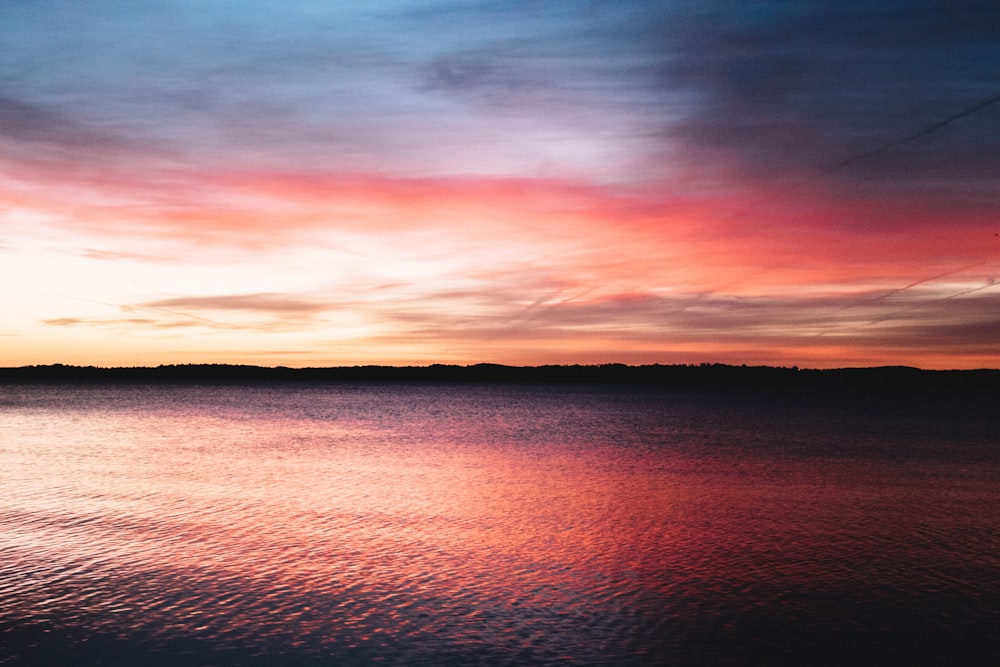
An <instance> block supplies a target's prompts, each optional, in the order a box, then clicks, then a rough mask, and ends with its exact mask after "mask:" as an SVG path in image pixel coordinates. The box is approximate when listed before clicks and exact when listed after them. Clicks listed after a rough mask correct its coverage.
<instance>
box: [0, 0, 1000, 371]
mask: <svg viewBox="0 0 1000 667" xmlns="http://www.w3.org/2000/svg"><path fill="white" fill-rule="evenodd" d="M360 7H361V6H358V7H339V8H331V7H329V6H328V5H327V3H316V4H312V3H308V2H307V3H300V4H298V5H296V7H295V8H292V9H289V8H287V7H285V6H284V5H281V4H278V3H273V4H272V3H269V2H262V3H256V4H255V5H254V6H253V8H249V9H248V8H243V7H242V6H241V5H235V4H233V5H229V4H227V3H219V4H213V5H212V6H211V7H210V8H206V7H201V6H193V5H192V6H189V5H187V4H185V3H182V2H179V1H178V2H168V3H163V4H161V5H158V6H157V7H156V8H146V7H135V8H129V9H126V8H122V7H110V6H109V7H102V8H99V9H94V8H91V9H89V10H86V11H85V10H84V9H83V8H77V7H76V6H75V5H72V4H67V5H61V6H60V9H59V10H58V11H51V12H45V13H42V12H38V11H36V10H32V9H31V8H30V7H27V6H20V5H8V6H5V7H3V8H2V9H0V26H2V27H0V33H2V34H4V39H5V43H7V44H9V45H10V46H9V49H8V53H6V54H4V55H2V56H0V81H3V82H4V83H3V85H2V87H0V232H2V237H0V277H2V279H3V281H4V284H5V285H6V286H7V289H5V290H4V292H3V295H2V297H0V307H2V309H3V313H4V316H3V318H2V320H0V366H20V365H31V364H49V363H65V364H74V365H97V366H155V365H159V364H170V363H252V364H257V365H265V366H277V365H283V366H293V367H299V366H341V365H364V364H398V365H425V364H431V363H458V364H470V363H479V362H491V363H505V364H513V365H538V364H549V363H553V364H562V363H611V362H620V363H631V364H636V363H666V364H670V363H698V362H722V363H735V364H740V363H747V364H770V365H785V366H792V365H797V366H800V367H818V368H825V367H836V366H866V365H887V364H902V365H911V366H919V367H923V368H981V367H1000V315H998V313H1000V288H998V287H996V284H997V283H996V276H997V275H998V273H1000V237H998V236H997V234H998V231H1000V229H998V226H997V219H998V216H997V214H998V212H1000V187H998V186H997V183H1000V178H998V177H1000V173H998V171H997V170H998V169H1000V167H998V165H997V164H996V162H995V160H993V159H992V158H994V157H995V155H996V152H997V149H998V148H1000V146H998V142H1000V132H997V131H996V129H997V124H998V123H1000V104H997V103H996V102H998V101H1000V98H997V97H996V96H997V92H998V90H997V88H996V83H995V81H994V80H993V79H992V78H991V77H992V74H991V72H992V71H993V70H994V69H995V65H996V63H997V62H998V61H1000V54H998V53H997V51H996V48H995V42H993V41H992V40H990V39H989V35H985V34H983V33H981V32H979V31H977V30H976V26H977V25H980V24H982V23H983V20H984V17H985V14H984V13H988V12H989V11H990V10H989V8H988V7H984V8H983V9H981V10H980V9H976V8H966V9H964V10H954V11H952V12H948V11H946V10H941V14H942V15H940V16H939V15H936V13H935V12H920V11H917V10H912V11H911V10H908V9H907V7H909V5H907V4H906V3H899V8H898V11H896V12H885V13H882V12H878V11H875V10H868V9H865V7H864V6H863V5H858V6H857V7H853V6H845V7H844V8H840V9H838V8H834V7H832V6H828V5H827V4H825V3H821V2H815V3H805V4H804V5H802V7H800V9H799V10H798V11H792V10H783V9H779V8H772V9H769V10H767V11H757V12H755V11H751V10H749V9H747V10H744V11H742V12H741V11H738V10H736V9H734V8H732V7H728V6H723V5H722V4H721V3H720V4H719V5H717V6H716V5H705V6H703V7H702V9H701V10H700V11H694V10H692V9H690V8H686V6H685V5H683V4H680V3H678V4H677V5H676V6H675V5H673V4H670V3H664V4H662V6H657V7H655V8H653V7H650V6H649V3H621V4H616V5H615V6H614V7H613V8H612V7H601V6H598V5H593V6H591V5H589V4H588V5H581V4H579V3H558V2H557V3H551V4H547V5H546V6H545V8H544V9H540V8H535V9H531V8H530V7H529V6H527V5H523V6H522V5H518V4H511V5H509V6H506V8H505V10H503V11H501V10H498V9H497V8H496V7H495V6H493V5H490V4H488V3H482V4H479V3H468V4H465V5H460V6H451V5H449V4H447V3H445V2H443V1H441V2H438V1H434V2H431V1H428V2H426V3H422V4H420V5H419V6H417V7H414V6H412V5H409V4H407V3H393V2H386V3H380V4H379V5H378V6H377V7H376V8H372V9H362V8H360ZM944 15H947V16H944ZM833 19H836V20H833ZM941 21H945V22H946V23H948V25H949V26H950V27H951V28H952V30H951V31H950V32H947V34H945V33H944V32H935V34H936V35H938V37H936V38H935V40H936V41H933V42H920V41H919V40H917V39H916V37H917V36H920V35H925V34H926V30H928V29H929V27H930V26H938V24H939V23H940V22H941ZM860 25H865V26H867V27H866V30H865V31H858V30H857V28H858V26H860ZM935 29H936V28H935ZM820 37H822V39H820ZM889 55H891V57H889ZM927 63H937V65H936V66H935V68H932V69H930V70H928V69H927V68H926V67H925V65H926V64H927ZM942 63H944V64H942ZM917 82H921V83H920V84H919V85H917Z"/></svg>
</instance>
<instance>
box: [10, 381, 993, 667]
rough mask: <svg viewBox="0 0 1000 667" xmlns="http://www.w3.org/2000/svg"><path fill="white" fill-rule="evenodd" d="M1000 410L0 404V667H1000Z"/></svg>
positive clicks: (700, 400)
mask: <svg viewBox="0 0 1000 667" xmlns="http://www.w3.org/2000/svg"><path fill="white" fill-rule="evenodd" d="M998 412H1000V411H998V410H997V409H996V400H995V396H988V395H971V394H970V395H960V394H959V395H954V394H948V395H941V393H940V392H938V393H935V392H930V391H927V392H922V393H920V392H911V393H907V394H894V393H891V392H888V393H886V392H883V393H879V392H875V391H860V390H856V391H853V392H848V391H846V390H841V391H823V390H819V389H815V390H806V391H803V390H797V389H794V388H752V387H744V388H720V387H716V388H710V387H700V388H698V387H688V388H685V387H657V386H628V385H623V386H616V385H608V386H560V385H548V386H527V385H476V384H466V385H449V384H363V383H361V384H346V383H343V384H316V385H308V384H284V385H282V384H272V385H266V384H261V385H256V386H254V385H247V386H184V385H176V386H170V385H137V386H115V385H94V386H69V385H34V386H29V385H0V664H10V665H19V664H53V665H69V664H106V665H135V664H145V665H185V666H187V665H201V664H213V665H276V664H277V665H282V664H295V665H320V664H324V665H325V664H347V665H351V664H358V665H367V664H404V665H441V664H444V665H469V664H486V665H532V664H579V665H673V664H675V665H701V664H710V665H716V664H789V665H791V664H984V665H985V664H996V659H997V656H1000V416H998Z"/></svg>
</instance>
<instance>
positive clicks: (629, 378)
mask: <svg viewBox="0 0 1000 667" xmlns="http://www.w3.org/2000/svg"><path fill="white" fill-rule="evenodd" d="M0 382H6V383H19V384H23V383H35V384H258V383H331V382H332V383H337V382H351V383H359V382H408V383H504V384H650V385H710V386H730V385H732V386H787V387H797V386H801V387H873V388H885V389H890V388H892V389H898V390H906V389H912V388H933V389H956V390H957V389H975V390H979V389H983V390H985V389H1000V370H991V369H981V370H965V371H954V370H951V371H928V370H921V369H918V368H911V367H907V366H882V367H877V368H840V369H830V370H815V369H799V368H797V367H791V368H788V367H775V366H731V365H726V364H700V365H685V364H675V365H660V364H652V365H645V366H627V365H624V364H601V365H592V366H580V365H569V366H503V365H498V364H475V365H471V366H456V365H443V364H434V365H431V366H341V367H331V368H286V367H277V368H269V367H262V366H240V365H229V364H185V365H170V366H157V367H132V368H98V367H94V366H65V365H62V364H53V365H47V366H22V367H19V368H0Z"/></svg>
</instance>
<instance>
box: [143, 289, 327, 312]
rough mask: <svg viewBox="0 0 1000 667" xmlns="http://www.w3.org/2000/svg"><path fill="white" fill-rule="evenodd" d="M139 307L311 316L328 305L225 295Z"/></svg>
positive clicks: (266, 296)
mask: <svg viewBox="0 0 1000 667" xmlns="http://www.w3.org/2000/svg"><path fill="white" fill-rule="evenodd" d="M134 307H135V308H180V309H191V310H199V311H200V310H211V311H226V310H235V311H243V312H256V313H268V314H272V313H277V314H283V315H311V314H313V313H317V312H320V311H322V310H325V309H326V308H328V307H329V306H328V305H327V304H324V303H319V302H314V301H309V300H307V299H302V298H299V297H294V296H289V295H286V294H276V293H259V294H225V295H219V296H184V297H174V298H170V299H159V300H156V301H147V302H145V303H140V304H137V305H136V306H134Z"/></svg>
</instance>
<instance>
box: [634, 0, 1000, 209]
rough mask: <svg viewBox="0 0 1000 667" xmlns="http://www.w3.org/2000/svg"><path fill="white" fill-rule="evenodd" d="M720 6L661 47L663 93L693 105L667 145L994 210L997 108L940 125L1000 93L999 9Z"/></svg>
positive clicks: (859, 187) (751, 169)
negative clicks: (988, 204) (986, 204)
mask: <svg viewBox="0 0 1000 667" xmlns="http://www.w3.org/2000/svg"><path fill="white" fill-rule="evenodd" d="M714 7H715V8H716V9H717V11H715V12H706V13H704V14H701V15H699V14H697V13H695V12H692V13H691V14H689V15H688V16H686V17H685V18H684V20H683V21H682V22H680V23H679V24H676V25H675V26H674V27H673V28H672V29H671V28H669V27H668V28H666V30H667V35H666V38H665V39H664V40H663V41H665V42H666V45H667V46H666V48H667V49H669V50H670V51H671V52H672V53H673V55H675V56H676V57H675V58H673V59H672V60H671V61H670V62H669V63H667V64H665V65H664V66H663V67H662V70H661V72H662V85H663V86H664V87H665V88H669V89H671V90H674V91H677V92H680V93H683V94H684V95H686V96H687V97H688V98H689V99H690V107H689V113H688V114H686V115H685V117H684V118H682V119H681V120H679V121H678V122H675V123H669V124H666V125H665V128H666V135H667V136H669V137H670V138H671V139H673V140H675V141H677V142H679V143H680V144H682V145H686V146H687V147H688V149H689V150H690V151H691V152H692V158H693V157H694V156H696V155H702V156H703V158H704V157H711V158H712V159H711V161H710V162H709V164H723V166H725V162H726V161H727V160H733V161H735V164H736V165H737V166H738V168H739V170H740V171H741V172H742V173H743V174H745V175H747V176H751V177H753V178H756V179H761V180H768V179H770V178H772V177H774V176H776V177H778V178H780V179H781V180H785V181H787V180H792V181H796V180H800V179H802V178H803V177H805V178H810V177H814V178H816V179H817V180H820V179H821V180H823V181H825V182H829V183H835V184H836V186H837V187H838V188H840V189H841V190H842V191H846V192H853V193H854V194H855V195H858V194H865V195H871V194H873V193H881V194H882V195H885V194H886V193H894V195H895V196H897V197H898V196H902V195H904V194H905V195H911V196H916V197H920V198H926V197H927V196H930V197H933V198H941V197H947V198H950V199H952V200H955V201H956V202H959V203H965V204H967V205H969V206H973V205H976V204H977V203H979V202H981V201H982V200H983V199H986V200H988V201H992V202H993V203H994V204H995V203H996V201H997V199H996V195H995V193H996V189H995V187H993V186H992V183H995V182H996V180H997V178H998V176H1000V171H998V170H1000V166H998V163H997V161H996V160H995V159H994V158H993V157H991V156H995V155H996V153H997V152H998V149H1000V133H997V132H996V131H995V128H996V126H997V124H998V122H1000V105H993V106H988V107H982V108H980V109H978V110H977V111H976V113H974V114H969V115H967V116H965V117H962V118H961V119H956V120H955V122H953V123H949V124H946V125H940V123H941V121H943V120H945V119H948V118H952V117H954V116H955V115H956V114H960V113H962V112H963V111H964V110H967V109H972V108H975V107H976V106H977V105H979V104H981V103H982V102H983V101H985V100H989V99H992V98H994V97H995V96H996V95H997V94H998V93H1000V80H998V79H997V76H996V72H997V68H998V66H1000V47H998V44H1000V42H998V40H997V37H998V33H997V32H996V28H995V26H996V21H995V19H996V8H995V7H994V6H992V4H991V3H973V2H965V3H957V4H954V5H953V4H947V5H944V4H940V3H937V2H909V1H906V2H903V1H889V2H882V3H867V2H846V3H845V2H832V1H829V0H809V1H807V2H800V3H792V4H786V5H780V4H779V5H775V4H771V5H768V6H767V7H758V6H756V5H745V4H740V3H716V4H715V5H714ZM661 27H662V26H661ZM650 39H654V36H653V35H650ZM661 39H662V36H661ZM928 128H935V129H934V131H933V132H926V133H924V132H923V131H924V130H926V129H928ZM906 137H913V139H912V141H907V142H905V143H895V144H894V143H893V142H897V141H898V140H900V139H903V138H906ZM890 145H891V148H886V149H885V150H879V149H880V148H881V147H888V146H890ZM811 175H812V176H811Z"/></svg>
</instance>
